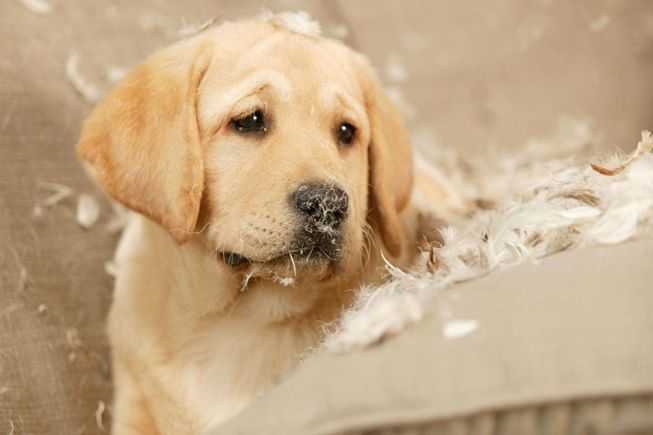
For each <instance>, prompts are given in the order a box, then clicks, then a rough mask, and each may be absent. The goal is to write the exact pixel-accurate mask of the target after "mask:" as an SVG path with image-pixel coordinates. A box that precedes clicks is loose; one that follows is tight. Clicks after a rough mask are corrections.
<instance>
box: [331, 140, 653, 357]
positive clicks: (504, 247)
mask: <svg viewBox="0 0 653 435" xmlns="http://www.w3.org/2000/svg"><path fill="white" fill-rule="evenodd" d="M651 149H653V141H652V139H651V135H650V133H649V132H644V133H642V140H641V141H640V143H639V144H638V147H637V150H636V151H635V152H634V153H633V155H631V156H630V157H628V158H627V159H625V160H624V161H623V162H622V163H620V164H619V166H617V169H616V170H612V171H610V176H605V175H602V173H605V172H606V171H601V173H597V172H596V171H595V169H593V166H589V165H585V164H584V165H580V166H579V165H574V164H572V163H571V162H569V161H568V160H550V161H542V160H539V161H535V162H536V163H534V164H533V163H530V162H529V163H527V164H524V165H516V166H513V171H512V172H511V173H510V174H511V175H510V180H507V179H506V177H507V176H506V175H505V172H499V173H497V174H495V175H491V174H487V173H485V174H483V176H482V177H477V178H476V179H475V181H476V183H473V184H476V185H472V186H467V188H466V189H464V188H463V189H461V190H460V191H461V192H466V193H467V194H472V195H474V194H476V193H477V192H478V191H479V189H478V185H486V186H487V183H488V182H489V183H490V184H495V185H497V186H499V185H501V186H503V190H501V189H491V192H492V193H493V195H492V198H491V199H492V200H493V201H495V202H496V204H497V206H496V208H495V209H492V210H478V211H477V212H476V213H475V214H474V215H473V216H472V217H470V218H468V219H466V220H463V221H460V222H455V223H453V224H451V226H449V227H446V228H445V229H444V230H442V231H441V234H442V238H443V239H444V245H443V246H442V247H439V246H430V247H428V248H427V249H425V250H424V251H423V252H422V253H421V255H420V257H419V259H418V261H417V263H416V264H415V266H414V268H413V269H412V271H411V272H408V273H407V272H403V271H401V270H399V269H397V268H395V267H393V266H392V265H391V264H387V268H388V271H389V273H390V275H391V279H390V280H389V281H388V282H387V283H385V284H384V285H381V286H379V287H376V288H371V287H368V288H363V289H362V290H361V292H360V294H359V296H358V299H357V300H356V301H355V303H354V305H353V306H352V307H351V308H350V309H348V310H347V311H346V312H345V313H344V314H343V316H342V318H341V319H340V320H339V321H338V322H337V323H336V324H334V325H330V326H329V327H328V328H327V329H328V330H329V331H330V332H329V334H328V335H327V337H326V339H325V342H324V347H325V348H326V349H327V350H329V351H334V352H344V351H348V350H350V349H353V348H359V347H364V346H368V345H371V344H374V343H377V342H379V341H381V340H383V339H384V338H385V337H387V336H390V335H394V334H397V333H398V332H400V331H401V330H402V329H404V328H406V327H407V326H408V325H410V324H412V323H415V322H417V321H419V320H420V319H422V317H424V315H425V314H426V313H427V311H431V310H437V311H438V314H439V315H440V318H441V319H442V324H443V325H442V333H443V335H444V336H445V337H447V338H459V337H462V336H464V335H467V334H470V333H473V331H474V330H475V329H476V328H477V327H479V325H478V324H476V323H475V322H474V320H457V319H455V318H454V316H453V315H452V313H450V312H448V310H447V303H446V297H447V292H446V289H448V288H450V287H451V286H453V285H455V284H456V283H460V282H463V281H467V280H471V279H476V278H480V277H482V276H484V275H487V274H489V273H492V272H494V271H497V270H501V269H504V268H507V267H511V266H515V265H517V264H520V263H523V262H526V261H533V260H537V259H541V258H543V257H546V256H549V255H552V254H555V253H557V252H561V251H564V250H568V249H571V248H575V247H579V246H588V245H596V244H614V243H621V242H624V241H627V240H629V239H632V238H634V237H637V236H643V235H645V234H650V233H651V230H652V229H653V154H651V153H650V150H651ZM512 159H513V160H512V162H513V163H514V162H515V161H517V160H519V158H515V157H513V158H512ZM511 164H512V163H511ZM449 169H451V168H449ZM459 170H464V171H469V170H470V169H469V168H467V167H466V168H463V169H459ZM468 175H469V176H468V177H467V179H474V176H473V175H471V174H468ZM452 178H455V177H452ZM492 180H493V181H492ZM501 192H503V194H501ZM470 200H471V198H470Z"/></svg>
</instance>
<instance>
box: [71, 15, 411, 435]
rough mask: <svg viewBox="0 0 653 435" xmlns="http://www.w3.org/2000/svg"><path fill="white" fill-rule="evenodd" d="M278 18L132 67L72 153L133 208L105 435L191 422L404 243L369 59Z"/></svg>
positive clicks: (208, 421)
mask: <svg viewBox="0 0 653 435" xmlns="http://www.w3.org/2000/svg"><path fill="white" fill-rule="evenodd" d="M296 18H297V17H296V16H291V15H277V16H273V17H268V18H259V19H253V20H250V21H242V22H235V23H226V24H223V25H221V26H220V27H217V28H214V29H211V30H208V31H205V32H204V33H202V34H200V35H197V36H195V37H193V38H191V39H188V40H185V41H182V42H179V43H177V44H175V45H173V46H171V47H169V48H166V49H164V50H162V51H160V52H158V53H156V54H154V55H153V56H151V57H150V58H149V59H147V60H146V61H145V62H144V63H143V64H141V65H140V66H138V67H136V68H135V69H134V70H133V71H132V72H131V73H130V74H129V75H128V76H127V77H126V78H125V79H124V80H123V81H122V82H121V83H119V84H118V86H117V87H116V88H115V89H114V90H113V91H112V92H111V93H110V94H109V95H108V96H107V97H106V98H105V99H104V101H102V102H101V103H100V104H99V105H98V106H97V108H96V109H95V111H94V112H93V113H92V114H91V115H90V117H89V118H88V119H87V120H86V122H85V124H84V127H83V131H82V134H81V139H80V141H79V144H78V151H79V155H80V156H81V158H82V160H83V161H84V162H85V165H86V166H87V168H88V170H89V171H90V173H91V174H92V175H93V177H94V178H95V180H96V181H97V182H98V183H99V185H100V186H101V187H102V188H103V189H104V190H105V191H106V192H107V193H108V194H109V195H110V196H111V197H112V198H113V199H115V200H117V201H119V202H120V203H122V204H124V205H126V206H127V207H129V208H130V209H132V210H134V211H136V212H137V213H135V214H134V215H133V216H132V218H131V221H130V223H129V225H128V227H127V228H126V230H125V233H124V235H123V237H122V240H121V242H120V245H119V247H118V252H117V254H116V259H117V262H118V266H119V274H118V276H117V281H116V288H115V299H114V303H113V307H112V309H111V313H110V318H109V328H108V329H109V337H110V341H111V345H112V351H113V373H114V379H115V398H114V402H115V403H114V407H113V415H114V422H113V433H114V434H116V435H128V434H131V435H136V434H140V435H142V434H157V435H158V434H160V435H166V434H170V435H173V434H174V435H182V434H197V433H200V432H202V431H203V430H205V429H206V428H209V427H211V426H213V425H215V424H217V423H219V422H221V421H224V420H225V419H227V418H229V417H231V416H233V415H234V414H236V413H237V412H238V411H239V410H241V409H242V408H243V407H244V406H245V405H246V404H247V403H248V402H249V401H250V400H251V399H252V398H254V397H255V396H256V395H258V394H260V393H261V392H262V391H265V389H266V388H268V387H269V386H271V385H272V384H273V383H274V382H275V381H277V380H278V379H279V378H280V376H282V375H283V374H284V373H285V372H287V371H288V370H289V369H290V368H292V367H293V366H294V365H295V364H296V363H297V362H298V360H299V358H300V356H301V355H302V353H304V352H306V351H307V349H309V348H311V347H312V346H315V345H317V344H318V343H319V341H320V339H321V334H322V329H323V326H324V324H325V323H327V322H330V321H333V320H334V319H336V318H337V316H338V315H339V313H341V312H342V310H343V307H346V306H347V304H348V303H349V302H350V301H351V299H352V298H353V296H354V293H353V292H354V290H355V289H356V288H358V287H359V286H360V285H361V284H363V283H370V282H375V281H378V280H379V279H382V277H383V270H384V269H383V258H382V256H385V257H386V258H387V259H388V260H389V261H391V262H392V263H393V264H396V265H398V266H405V265H407V264H408V263H409V262H410V261H411V259H412V258H413V256H414V254H415V252H416V240H415V237H416V213H415V212H414V210H413V209H412V207H411V206H410V201H409V200H410V197H411V191H412V184H413V181H412V178H413V166H412V161H413V160H412V151H411V147H410V145H409V142H408V138H407V134H406V132H405V130H404V128H403V127H402V124H401V121H400V118H399V116H398V114H397V111H396V110H395V108H393V107H392V105H391V104H390V103H389V101H388V99H387V97H386V96H385V95H384V94H383V91H382V89H381V86H380V84H379V81H378V80H377V78H376V76H375V75H374V73H373V72H372V70H371V68H370V65H369V64H368V63H367V62H366V60H365V59H364V58H363V57H361V56H360V55H358V54H356V53H354V52H353V51H351V50H350V49H348V48H347V47H345V46H343V45H342V44H340V43H338V42H336V41H332V40H328V39H324V38H321V37H319V35H318V34H317V33H316V32H314V31H310V29H309V31H306V30H305V29H299V28H297V23H296V21H297V20H296Z"/></svg>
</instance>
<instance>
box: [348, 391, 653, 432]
mask: <svg viewBox="0 0 653 435" xmlns="http://www.w3.org/2000/svg"><path fill="white" fill-rule="evenodd" d="M561 434H568V435H651V434H653V395H644V396H638V395H634V396H627V397H610V398H602V399H584V400H583V399H580V400H576V401H568V402H558V403H555V404H553V405H551V404H549V405H540V406H529V407H523V408H517V409H508V410H502V411H490V412H483V413H479V414H475V415H471V416H468V417H462V418H451V419H446V420H442V421H435V422H427V423H414V424H405V425H402V426H397V427H388V428H383V429H372V430H369V431H362V432H361V431H354V432H347V433H344V434H342V435H561Z"/></svg>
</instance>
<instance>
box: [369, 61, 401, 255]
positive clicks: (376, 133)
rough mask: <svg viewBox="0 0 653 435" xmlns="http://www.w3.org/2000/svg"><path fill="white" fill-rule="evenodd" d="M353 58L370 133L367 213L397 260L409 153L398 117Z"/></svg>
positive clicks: (378, 84)
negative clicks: (368, 203)
mask: <svg viewBox="0 0 653 435" xmlns="http://www.w3.org/2000/svg"><path fill="white" fill-rule="evenodd" d="M357 57H358V59H357V61H358V62H359V64H360V71H361V72H362V77H361V79H360V81H361V83H362V85H363V93H364V96H365V105H366V108H367V114H368V118H369V122H370V129H371V135H370V146H369V151H368V152H369V180H370V193H371V195H370V213H371V214H372V216H371V217H372V221H373V224H376V225H377V226H378V229H379V232H380V234H381V237H382V239H383V243H384V244H385V247H386V248H387V250H388V252H389V253H390V254H391V255H392V256H395V257H397V256H399V255H400V254H401V251H402V245H403V244H404V240H405V234H404V230H403V225H402V222H401V219H400V216H399V214H400V212H401V211H402V210H403V209H404V208H405V207H406V206H407V205H408V203H409V200H410V196H411V193H412V188H413V151H412V146H411V144H410V141H409V139H408V132H407V131H406V129H405V128H404V126H403V122H402V118H401V115H400V114H399V112H398V110H397V109H396V107H395V106H394V105H393V104H392V102H391V101H390V99H389V98H388V96H387V95H386V94H385V92H384V91H383V87H382V86H381V82H380V80H379V79H378V77H377V76H376V73H375V72H374V70H373V68H372V66H371V65H370V64H369V62H368V61H367V60H366V59H365V58H363V57H362V56H357Z"/></svg>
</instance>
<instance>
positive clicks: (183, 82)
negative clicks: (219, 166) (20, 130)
mask: <svg viewBox="0 0 653 435" xmlns="http://www.w3.org/2000/svg"><path fill="white" fill-rule="evenodd" d="M198 42H199V41H198V40H189V41H183V42H181V43H179V44H177V45H174V46H172V47H169V48H167V49H164V50H162V51H160V52H158V53H156V54H154V55H153V56H152V57H150V58H149V59H148V60H146V61H145V62H144V63H143V64H141V65H139V66H138V67H136V68H135V69H134V70H133V71H132V72H131V73H130V74H129V75H128V76H127V77H126V78H125V79H123V81H122V82H121V83H119V84H118V86H117V87H116V88H115V89H114V90H113V91H112V92H111V93H110V94H109V95H108V96H106V97H105V98H104V100H103V101H102V102H101V103H100V104H99V105H98V106H97V107H96V108H95V110H94V111H93V113H92V114H91V115H90V116H89V117H88V118H87V120H86V121H85V122H84V126H83V128H82V133H81V138H80V141H79V143H78V145H77V150H78V154H79V156H80V158H81V159H82V160H83V161H84V162H85V164H86V165H85V166H86V167H87V169H88V170H89V172H90V173H91V174H92V175H93V177H94V178H95V180H96V181H97V182H98V184H99V185H100V186H101V187H102V188H103V189H104V190H105V191H106V192H107V193H108V194H109V195H110V196H111V197H113V199H115V200H117V201H119V202H121V203H122V204H124V205H125V206H127V207H129V208H130V209H132V210H135V211H137V212H140V213H142V214H144V215H145V216H148V217H149V218H151V219H152V220H154V221H155V222H157V223H159V224H160V225H162V226H163V227H164V228H166V229H167V230H168V231H169V232H170V234H172V236H173V237H174V238H175V240H176V241H177V242H179V243H183V242H184V241H186V240H187V239H188V238H190V236H191V234H192V232H193V231H194V229H195V225H196V222H197V219H198V215H199V209H200V202H201V195H202V190H203V186H204V165H203V159H202V149H201V144H200V131H199V126H198V118H197V99H198V87H199V85H200V82H201V81H202V78H203V76H204V74H205V72H206V70H207V69H208V65H209V61H210V53H209V50H208V48H205V47H203V46H201V44H199V43H198Z"/></svg>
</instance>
